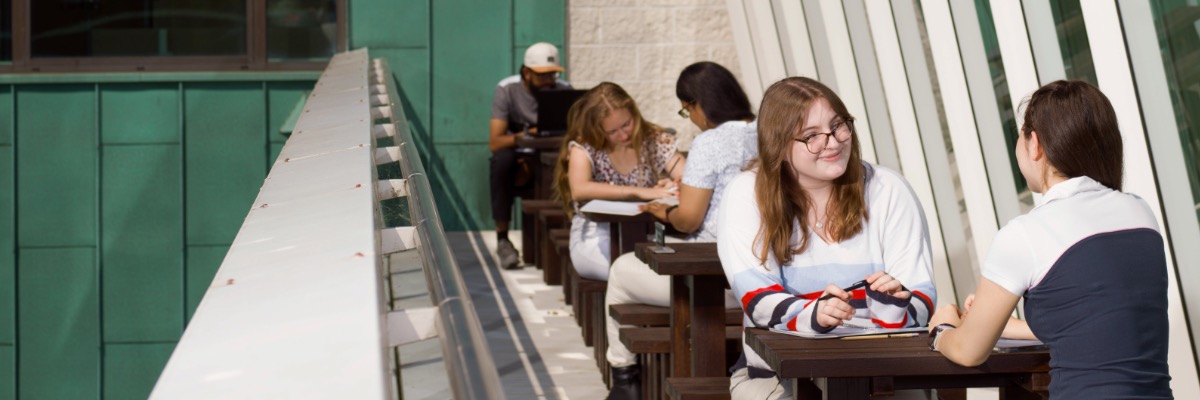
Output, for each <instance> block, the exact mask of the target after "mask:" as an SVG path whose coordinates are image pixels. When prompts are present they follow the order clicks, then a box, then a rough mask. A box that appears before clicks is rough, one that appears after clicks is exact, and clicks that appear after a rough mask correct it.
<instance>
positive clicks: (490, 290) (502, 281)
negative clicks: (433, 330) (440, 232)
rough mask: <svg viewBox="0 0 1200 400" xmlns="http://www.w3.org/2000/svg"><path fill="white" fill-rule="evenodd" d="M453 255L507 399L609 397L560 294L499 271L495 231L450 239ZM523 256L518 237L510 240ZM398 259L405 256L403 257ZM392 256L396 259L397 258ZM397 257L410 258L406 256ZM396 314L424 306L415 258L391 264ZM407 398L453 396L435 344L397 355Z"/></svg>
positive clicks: (534, 277) (535, 277)
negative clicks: (397, 309) (397, 310)
mask: <svg viewBox="0 0 1200 400" xmlns="http://www.w3.org/2000/svg"><path fill="white" fill-rule="evenodd" d="M447 237H448V238H449V242H450V244H451V251H452V252H453V253H454V257H455V260H456V261H457V262H458V266H459V270H460V271H461V272H462V276H463V280H464V282H465V284H466V286H467V288H468V291H469V292H470V293H471V301H472V302H473V304H474V306H475V309H476V313H477V314H478V315H479V319H480V323H481V324H482V326H483V328H484V331H485V336H486V337H487V339H488V346H489V348H490V350H491V351H492V355H493V358H494V359H495V361H496V368H497V370H498V371H499V373H500V380H501V385H502V386H503V387H504V391H505V397H506V398H509V399H600V398H604V396H605V395H607V394H608V390H607V389H606V388H605V387H604V382H603V381H602V380H601V378H600V372H599V370H597V368H596V362H595V360H594V359H593V357H592V349H591V348H588V347H585V346H584V345H583V339H582V337H581V336H580V330H579V326H577V325H576V324H575V317H574V315H573V314H572V312H571V308H570V307H569V306H567V305H566V304H565V303H564V302H563V296H562V288H561V287H559V286H547V285H546V284H545V283H542V275H541V270H538V269H537V268H534V267H532V266H527V267H525V268H522V269H516V270H502V269H500V268H498V267H497V265H498V263H497V260H496V258H495V251H494V249H495V246H496V235H495V232H491V231H484V232H450V233H448V234H447ZM509 238H510V240H512V241H513V243H514V244H515V245H516V246H517V248H518V249H520V248H521V247H522V246H521V243H520V240H521V235H520V232H517V231H514V232H510V233H509ZM401 254H403V253H401ZM394 257H397V256H394ZM400 257H411V255H404V256H400ZM392 264H393V267H392V269H391V273H392V275H391V278H392V279H391V281H392V282H391V286H392V293H393V295H392V296H393V299H395V303H394V305H395V307H396V308H413V307H429V306H430V300H429V295H428V293H427V290H426V288H425V279H424V273H423V272H422V271H421V268H420V261H419V259H417V260H416V262H415V263H414V262H412V260H411V259H396V258H394V259H393V263H392ZM398 354H399V355H398V359H399V364H400V367H401V387H402V392H403V397H402V398H404V399H448V398H452V397H453V392H452V391H451V390H450V382H449V379H448V378H447V376H446V371H445V366H444V364H443V363H442V352H441V343H440V342H439V341H438V340H437V339H436V338H433V339H428V340H425V341H421V342H416V343H412V344H407V345H404V346H400V347H399V348H398Z"/></svg>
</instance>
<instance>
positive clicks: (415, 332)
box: [387, 307, 438, 347]
mask: <svg viewBox="0 0 1200 400" xmlns="http://www.w3.org/2000/svg"><path fill="white" fill-rule="evenodd" d="M436 321H437V307H421V308H407V309H403V310H397V311H392V312H389V313H388V314H387V326H388V346H392V347H395V346H401V345H405V344H409V343H413V342H419V341H422V340H425V339H429V338H431V337H435V336H437V335H438V333H437V326H436V325H435V322H436Z"/></svg>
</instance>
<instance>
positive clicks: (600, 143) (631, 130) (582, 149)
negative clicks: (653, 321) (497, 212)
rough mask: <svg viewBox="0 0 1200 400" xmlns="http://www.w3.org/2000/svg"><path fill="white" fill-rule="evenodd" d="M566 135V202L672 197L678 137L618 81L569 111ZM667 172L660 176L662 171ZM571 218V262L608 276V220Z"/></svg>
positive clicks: (574, 206)
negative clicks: (644, 110)
mask: <svg viewBox="0 0 1200 400" xmlns="http://www.w3.org/2000/svg"><path fill="white" fill-rule="evenodd" d="M567 121H568V124H567V136H566V137H565V138H564V139H563V141H564V142H565V143H566V146H563V148H562V151H561V153H559V156H558V165H557V167H556V168H555V170H554V183H555V190H556V191H557V194H558V198H559V199H561V200H562V202H563V205H564V206H565V207H566V208H567V209H568V210H571V211H578V207H579V205H580V204H582V203H585V202H587V201H589V200H597V199H602V200H630V201H638V200H643V201H645V200H654V199H659V198H663V197H669V196H671V195H672V192H671V191H670V190H669V189H670V188H671V187H673V186H674V181H676V180H678V179H679V178H680V177H681V176H682V174H683V167H684V160H683V157H682V156H681V155H679V154H677V153H676V152H675V142H674V138H673V137H672V136H671V135H670V134H668V133H666V132H664V131H663V129H662V128H661V127H659V126H657V125H654V124H652V123H650V122H648V121H646V120H645V119H642V114H641V113H640V112H638V108H637V104H635V103H634V101H633V98H631V97H629V94H628V93H626V92H625V90H624V89H622V88H621V87H620V86H617V85H616V84H615V83H611V82H603V83H601V84H599V85H596V87H595V88H592V90H589V91H588V92H587V93H585V94H584V95H583V97H581V98H580V99H579V100H578V101H577V102H575V105H573V106H571V110H570V111H569V112H568V113H567ZM660 172H662V173H665V175H667V176H669V178H663V179H659V173H660ZM572 214H573V216H572V218H571V241H570V251H571V263H572V264H574V265H575V269H576V270H577V271H579V275H580V276H582V277H584V278H588V279H596V280H605V281H606V280H608V267H609V264H610V262H611V261H612V260H610V259H609V231H608V223H596V222H591V221H588V220H587V219H586V218H584V217H583V216H582V215H580V214H579V213H578V212H573V213H572Z"/></svg>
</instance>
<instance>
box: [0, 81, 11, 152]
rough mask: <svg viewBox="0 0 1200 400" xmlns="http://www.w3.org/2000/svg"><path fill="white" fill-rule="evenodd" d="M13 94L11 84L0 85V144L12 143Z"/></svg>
mask: <svg viewBox="0 0 1200 400" xmlns="http://www.w3.org/2000/svg"><path fill="white" fill-rule="evenodd" d="M12 117H13V95H12V86H11V85H0V145H7V144H12V140H13V118H12Z"/></svg>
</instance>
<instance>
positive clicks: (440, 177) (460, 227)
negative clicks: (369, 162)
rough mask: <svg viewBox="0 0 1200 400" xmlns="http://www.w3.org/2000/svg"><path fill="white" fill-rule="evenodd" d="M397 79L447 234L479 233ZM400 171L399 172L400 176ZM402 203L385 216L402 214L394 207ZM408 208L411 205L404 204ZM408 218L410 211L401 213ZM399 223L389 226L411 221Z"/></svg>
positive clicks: (409, 125)
mask: <svg viewBox="0 0 1200 400" xmlns="http://www.w3.org/2000/svg"><path fill="white" fill-rule="evenodd" d="M392 79H394V80H396V88H397V90H398V91H399V93H397V96H398V97H399V98H400V103H401V104H402V105H403V107H404V115H405V117H408V118H407V120H408V127H409V129H410V130H411V134H412V138H413V144H414V145H416V146H417V151H418V153H420V155H421V163H422V165H424V166H425V172H426V173H428V174H429V186H430V187H431V188H432V189H433V196H434V199H436V200H437V201H436V203H437V206H438V214H439V216H440V217H441V219H442V227H443V229H445V230H446V231H464V230H465V231H477V230H479V229H480V227H479V226H478V224H477V223H476V222H475V220H474V219H473V218H471V215H470V212H469V211H468V210H467V209H466V201H465V200H464V199H463V195H462V193H461V192H459V190H458V189H457V188H456V187H455V186H454V185H452V184H449V182H450V181H451V179H450V173H449V171H447V170H446V166H445V164H444V163H443V162H442V158H441V157H440V156H439V155H438V154H437V148H436V147H435V146H433V138H431V137H430V134H429V129H428V128H426V127H425V125H424V124H423V123H422V122H421V121H420V120H418V119H416V118H412V117H411V116H414V115H417V113H416V110H415V109H413V107H412V101H411V100H410V99H409V97H408V95H407V94H406V93H405V92H404V88H403V87H401V86H400V84H399V80H398V79H396V77H394V76H393V77H392ZM398 172H399V171H396V175H397V176H398V175H399V173H398ZM380 175H381V176H380V178H381V179H382V178H384V176H383V175H384V172H383V171H381V172H380ZM399 206H400V205H399V204H393V205H391V206H389V205H385V206H384V210H385V215H387V216H389V217H391V216H395V215H397V214H399V213H396V212H393V210H394V209H395V208H394V207H399ZM403 206H404V207H407V204H404V205H403ZM400 215H407V212H405V213H403V214H400ZM393 222H397V221H392V220H388V225H389V226H397V225H407V223H405V222H407V221H404V222H399V223H393Z"/></svg>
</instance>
